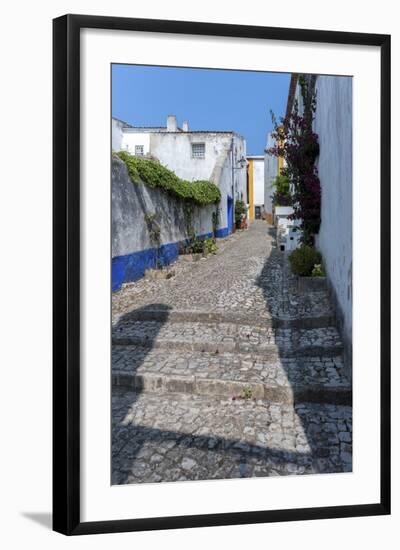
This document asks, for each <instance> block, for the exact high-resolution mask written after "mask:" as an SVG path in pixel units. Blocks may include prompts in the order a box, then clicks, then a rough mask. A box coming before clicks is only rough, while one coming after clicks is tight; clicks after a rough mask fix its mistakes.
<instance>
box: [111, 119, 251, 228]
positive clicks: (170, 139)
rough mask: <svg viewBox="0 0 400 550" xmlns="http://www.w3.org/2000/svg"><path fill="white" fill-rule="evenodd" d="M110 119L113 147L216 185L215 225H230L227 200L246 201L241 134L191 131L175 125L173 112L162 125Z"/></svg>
mask: <svg viewBox="0 0 400 550" xmlns="http://www.w3.org/2000/svg"><path fill="white" fill-rule="evenodd" d="M114 121H115V119H113V126H112V130H113V138H112V143H113V149H115V150H127V151H129V152H130V153H131V154H132V155H145V156H146V155H150V156H151V157H152V158H155V159H157V160H159V161H160V162H161V164H163V165H164V166H165V167H166V168H168V169H169V170H171V171H173V172H174V173H175V174H176V175H177V176H178V177H180V178H182V179H185V180H187V181H194V180H209V181H212V182H213V183H215V184H216V185H218V187H219V188H220V190H221V194H222V198H221V203H220V224H219V226H220V228H221V230H225V229H228V227H229V228H231V225H232V223H233V213H232V208H233V205H232V204H231V202H230V201H232V202H234V201H235V200H238V199H241V200H243V201H245V202H247V201H248V197H247V177H246V166H245V164H244V162H243V161H244V159H245V157H246V142H245V140H244V139H243V137H242V136H240V135H239V134H236V133H235V132H220V131H218V132H216V131H195V132H193V131H190V130H189V125H188V122H187V121H184V123H183V125H182V128H179V127H178V125H177V122H176V117H175V116H174V115H169V116H168V118H167V125H166V126H165V127H157V128H136V127H132V126H129V125H126V126H125V127H122V128H121V126H120V124H118V123H117V122H120V121H115V122H114ZM114 134H115V135H114ZM138 147H139V148H140V149H138ZM241 160H242V163H241V162H240V161H241ZM228 198H229V200H228ZM228 211H229V216H228ZM228 217H229V218H230V219H228Z"/></svg>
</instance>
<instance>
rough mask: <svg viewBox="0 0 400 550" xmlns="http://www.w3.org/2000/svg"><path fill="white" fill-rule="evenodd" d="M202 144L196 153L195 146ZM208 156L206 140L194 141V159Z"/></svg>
mask: <svg viewBox="0 0 400 550" xmlns="http://www.w3.org/2000/svg"><path fill="white" fill-rule="evenodd" d="M196 146H197V147H199V146H200V152H198V153H195V148H196ZM204 158H206V144H205V142H204V141H202V142H195V143H192V159H204Z"/></svg>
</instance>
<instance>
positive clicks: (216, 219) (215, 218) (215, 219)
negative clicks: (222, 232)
mask: <svg viewBox="0 0 400 550" xmlns="http://www.w3.org/2000/svg"><path fill="white" fill-rule="evenodd" d="M220 215H221V209H220V208H218V206H217V208H216V209H215V211H214V212H213V213H212V214H211V223H212V229H213V235H214V237H216V236H217V229H218V227H219V223H220Z"/></svg>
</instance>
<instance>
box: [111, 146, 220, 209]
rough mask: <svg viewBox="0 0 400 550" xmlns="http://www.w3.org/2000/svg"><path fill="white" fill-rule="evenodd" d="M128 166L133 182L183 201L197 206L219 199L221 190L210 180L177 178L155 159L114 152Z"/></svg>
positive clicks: (124, 152)
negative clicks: (190, 180) (191, 180)
mask: <svg viewBox="0 0 400 550" xmlns="http://www.w3.org/2000/svg"><path fill="white" fill-rule="evenodd" d="M115 154H116V155H117V156H118V157H119V158H120V159H121V160H123V161H124V162H125V164H126V167H127V168H128V173H129V176H130V178H131V180H132V182H133V183H139V182H141V181H142V182H143V183H145V184H146V185H148V186H149V187H153V188H158V189H161V190H163V191H165V192H166V193H168V194H170V195H173V196H175V197H177V198H179V199H181V200H183V201H186V202H190V203H194V204H196V205H198V206H207V205H209V204H216V203H218V202H219V201H220V200H221V191H220V190H219V188H218V187H217V186H216V185H215V184H214V183H212V182H211V181H205V180H197V181H193V182H189V181H186V180H182V179H181V178H178V176H177V175H176V174H174V172H171V170H168V168H165V166H163V165H162V164H160V163H159V162H157V161H155V160H151V159H145V158H140V157H135V156H133V155H131V154H130V153H128V152H127V151H120V152H118V153H115Z"/></svg>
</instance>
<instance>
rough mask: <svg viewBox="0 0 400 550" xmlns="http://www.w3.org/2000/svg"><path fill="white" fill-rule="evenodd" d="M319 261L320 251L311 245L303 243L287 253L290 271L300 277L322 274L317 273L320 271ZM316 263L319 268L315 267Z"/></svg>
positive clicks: (320, 258)
mask: <svg viewBox="0 0 400 550" xmlns="http://www.w3.org/2000/svg"><path fill="white" fill-rule="evenodd" d="M321 262H322V257H321V253H320V252H318V250H316V249H315V248H313V247H312V246H307V245H305V244H303V245H302V246H300V248H296V249H295V250H293V251H292V252H291V253H290V254H289V263H290V267H291V270H292V273H294V274H295V275H299V276H300V277H310V276H313V277H315V276H322V275H319V273H322V267H321ZM317 265H318V266H319V269H316V266H317ZM317 273H318V275H317Z"/></svg>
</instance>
